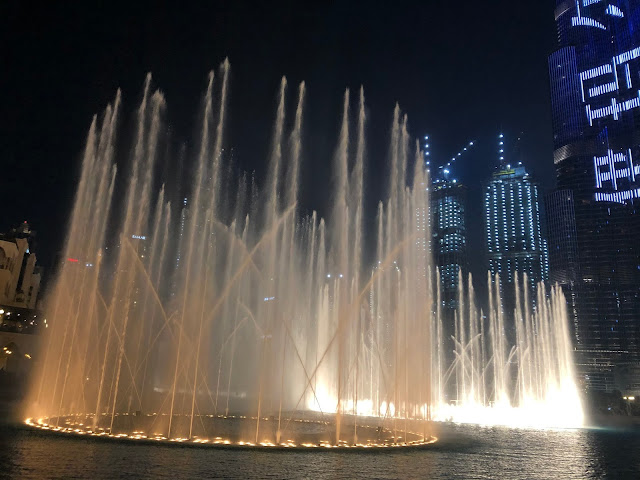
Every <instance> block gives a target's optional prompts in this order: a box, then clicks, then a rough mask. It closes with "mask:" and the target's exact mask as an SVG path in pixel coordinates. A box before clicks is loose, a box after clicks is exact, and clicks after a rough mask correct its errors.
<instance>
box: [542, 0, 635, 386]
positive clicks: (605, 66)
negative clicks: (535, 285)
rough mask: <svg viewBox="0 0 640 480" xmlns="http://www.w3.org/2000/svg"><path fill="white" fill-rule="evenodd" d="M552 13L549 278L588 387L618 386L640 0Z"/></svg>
mask: <svg viewBox="0 0 640 480" xmlns="http://www.w3.org/2000/svg"><path fill="white" fill-rule="evenodd" d="M555 19H556V23H557V28H558V43H559V48H558V50H557V51H555V52H554V53H553V54H552V55H551V56H550V57H549V77H550V84H551V102H552V119H553V135H554V163H555V166H556V172H557V183H558V192H556V193H555V194H553V195H555V197H554V201H552V202H551V203H550V207H549V209H548V220H549V225H550V226H552V225H555V227H554V228H550V230H549V236H550V242H551V245H552V252H551V278H552V279H553V280H555V281H557V282H559V283H560V284H562V285H563V288H564V289H565V293H566V294H567V297H568V298H569V299H570V303H571V302H573V305H572V308H574V337H575V344H576V348H577V351H578V363H579V371H580V373H581V376H582V378H583V380H584V383H585V385H586V386H587V387H588V388H594V389H598V390H612V389H614V388H620V389H622V390H624V389H625V388H626V387H625V385H621V384H620V382H619V381H617V380H616V377H617V376H618V374H617V371H619V372H622V371H623V370H626V369H627V367H629V365H633V364H635V363H637V362H638V361H640V358H639V352H638V346H639V344H640V342H639V333H640V331H639V328H638V325H639V323H640V245H639V243H638V241H637V239H638V237H639V236H640V212H639V211H638V209H639V208H640V128H639V127H640V123H638V121H639V120H640V1H638V0H626V1H617V2H611V1H604V0H564V1H558V2H557V4H556V10H555ZM565 222H573V223H572V224H571V223H568V224H567V223H565ZM567 235H569V236H572V235H575V237H572V238H571V239H569V240H567V237H566V236H567ZM574 238H575V241H574ZM620 378H622V377H620ZM625 378H628V376H625ZM625 382H626V383H627V384H629V385H630V383H629V382H628V381H627V380H625ZM632 383H633V382H632ZM627 386H628V385H627Z"/></svg>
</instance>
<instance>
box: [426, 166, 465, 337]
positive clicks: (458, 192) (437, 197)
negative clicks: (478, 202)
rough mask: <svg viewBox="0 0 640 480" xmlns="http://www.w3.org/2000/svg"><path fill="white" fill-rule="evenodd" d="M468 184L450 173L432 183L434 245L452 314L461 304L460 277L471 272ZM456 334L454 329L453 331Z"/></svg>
mask: <svg viewBox="0 0 640 480" xmlns="http://www.w3.org/2000/svg"><path fill="white" fill-rule="evenodd" d="M465 203H466V187H464V186H463V185H462V184H460V183H459V182H458V181H457V180H456V179H452V178H449V176H448V175H446V176H444V177H442V178H436V179H434V181H433V184H432V192H431V215H432V225H433V230H432V245H433V255H434V262H435V265H436V266H437V267H438V270H439V273H440V287H441V291H442V303H443V305H442V306H443V307H444V309H445V314H447V311H449V313H452V312H453V311H454V310H455V309H456V308H457V306H458V278H459V274H460V273H461V272H464V273H465V274H466V273H467V228H466V221H465ZM452 333H453V332H452Z"/></svg>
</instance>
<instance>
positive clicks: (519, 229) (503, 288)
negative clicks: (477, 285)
mask: <svg viewBox="0 0 640 480" xmlns="http://www.w3.org/2000/svg"><path fill="white" fill-rule="evenodd" d="M503 145H504V142H503V135H502V134H501V135H500V139H499V158H500V161H501V164H500V167H499V168H498V170H497V171H496V172H495V173H494V174H493V176H492V178H491V180H490V181H489V182H488V184H487V185H486V186H485V188H484V207H485V219H484V220H485V241H486V249H487V260H488V264H489V265H488V266H489V271H490V272H491V275H492V278H495V276H496V275H498V278H499V282H500V292H501V297H502V305H501V306H502V308H503V309H504V312H505V313H507V312H512V311H513V308H514V306H515V282H516V280H518V282H519V283H520V282H524V278H525V276H526V279H527V283H528V287H529V298H530V299H531V303H532V304H533V303H534V300H535V294H534V292H535V289H536V285H537V283H539V282H541V281H546V280H547V277H548V265H549V263H548V254H547V242H546V240H545V239H544V238H543V237H542V228H541V214H542V211H541V196H540V193H539V187H538V185H537V184H536V183H535V182H534V181H533V180H532V178H531V176H530V175H529V174H528V173H527V171H526V169H525V167H524V166H523V165H522V163H521V162H518V163H517V164H514V165H512V164H510V163H507V161H506V160H505V154H504V146H503ZM520 285H522V283H520Z"/></svg>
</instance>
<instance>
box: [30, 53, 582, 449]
mask: <svg viewBox="0 0 640 480" xmlns="http://www.w3.org/2000/svg"><path fill="white" fill-rule="evenodd" d="M229 72H230V66H229V62H228V60H225V61H224V62H223V63H222V65H221V66H220V74H219V75H215V74H214V72H211V74H210V75H209V79H208V82H207V86H206V90H205V94H204V98H203V104H202V105H203V106H202V112H203V114H202V117H201V118H202V120H201V121H202V123H201V125H200V126H199V127H198V131H199V132H200V134H199V142H198V143H197V148H196V149H195V151H193V152H189V151H185V152H181V153H180V154H178V155H176V158H179V159H182V158H185V161H186V162H187V163H188V164H189V163H190V164H191V165H192V166H193V172H194V174H193V177H192V179H191V181H190V185H188V188H187V189H186V193H185V194H184V195H183V196H178V194H176V193H175V192H181V191H182V190H183V187H181V186H180V185H176V180H175V179H174V178H172V177H165V178H163V176H162V174H161V171H162V169H161V168H159V166H158V165H159V162H158V158H159V152H162V151H167V152H169V155H171V154H170V151H171V149H170V148H167V147H166V146H165V144H164V142H165V140H166V135H165V132H166V125H165V122H164V112H165V110H166V105H165V99H164V96H163V95H162V94H161V93H160V92H159V91H155V92H153V90H152V79H151V75H149V76H148V77H147V78H146V80H145V83H144V88H143V95H142V102H141V104H140V107H139V108H138V110H137V117H136V130H135V134H134V139H133V146H132V149H131V151H132V155H131V159H130V162H129V167H128V168H125V169H124V171H128V175H127V178H126V182H121V183H123V185H124V186H123V188H124V197H123V200H122V201H120V202H116V203H113V202H112V198H113V196H114V191H115V186H116V184H117V183H118V180H119V179H118V176H117V175H116V166H115V158H116V156H117V152H116V148H115V146H116V141H115V140H116V136H117V135H116V133H117V131H118V115H119V113H118V112H119V110H120V93H119V92H118V94H117V95H116V99H115V102H114V104H113V105H112V106H111V105H110V106H108V107H107V109H106V110H105V113H104V115H103V116H102V119H101V121H98V118H97V117H96V118H94V119H93V122H92V124H91V127H90V130H89V133H88V136H87V142H86V147H85V152H84V156H83V161H82V171H81V176H80V181H79V183H78V187H77V193H76V199H75V202H74V206H73V209H72V212H71V216H70V220H69V229H68V234H67V240H66V245H65V256H64V258H65V261H64V262H63V263H62V264H61V266H60V268H59V271H58V273H57V276H56V281H55V283H54V286H53V288H52V290H51V295H50V296H49V297H48V298H47V300H46V311H47V318H48V320H49V325H50V328H48V329H47V332H46V333H47V335H46V338H45V342H44V348H43V351H42V353H41V358H43V361H41V362H39V372H38V375H37V377H36V378H35V379H34V382H33V387H32V393H31V395H30V398H29V402H28V405H26V410H27V412H28V414H29V416H31V417H34V418H38V419H40V425H41V426H47V428H49V426H50V425H54V426H55V427H54V428H57V429H63V430H65V431H66V430H69V429H70V428H71V427H69V426H65V425H80V424H81V425H82V428H83V429H88V430H82V429H80V430H81V431H82V432H83V433H87V432H88V433H91V434H95V435H102V434H104V435H110V436H129V437H131V436H136V437H144V438H156V439H159V440H162V439H166V440H171V441H192V442H204V441H205V440H206V441H209V440H211V441H212V442H214V443H215V442H231V441H232V440H229V439H230V438H231V439H234V440H233V441H235V442H237V443H239V444H241V445H258V444H261V445H265V446H268V445H286V446H291V445H294V444H295V443H296V442H298V443H303V442H305V441H306V442H307V443H309V444H323V445H324V444H326V445H336V446H343V445H347V444H354V445H356V444H357V445H362V444H365V443H366V444H367V445H374V444H384V445H389V444H415V443H421V442H426V441H429V439H430V438H431V436H432V434H431V421H432V420H433V419H434V418H435V419H453V420H456V421H466V422H479V423H505V422H506V423H509V424H513V425H518V424H526V423H527V422H526V421H525V420H526V419H528V418H532V415H531V413H532V412H534V413H535V415H536V418H539V419H540V418H542V419H544V422H543V423H545V424H549V425H551V426H558V425H559V426H577V425H580V424H581V421H582V414H581V408H580V399H579V396H578V395H577V389H576V386H575V382H574V379H573V365H572V359H571V347H570V339H569V333H568V323H567V317H566V312H565V305H564V299H563V298H562V293H561V292H560V290H559V289H557V288H553V289H550V290H549V289H547V287H545V286H544V285H540V286H539V288H538V291H537V296H536V297H535V309H532V308H531V307H530V305H529V303H530V302H531V300H533V298H529V292H528V290H527V289H525V290H524V291H523V290H521V286H520V283H521V282H519V281H518V282H516V284H517V288H518V289H519V290H518V292H517V298H518V301H517V308H516V310H515V311H514V312H502V310H501V305H502V302H501V299H500V292H499V290H498V289H497V287H494V286H495V285H497V284H498V283H497V282H496V281H495V279H493V278H491V277H489V278H488V281H489V283H490V294H489V312H488V313H487V315H486V318H485V315H484V314H483V313H482V312H480V311H478V309H477V307H476V301H475V293H474V289H473V281H472V279H471V278H468V279H466V281H465V279H464V278H462V279H461V281H460V282H459V285H460V292H459V301H460V308H459V310H458V313H457V320H456V323H455V334H454V335H453V338H447V337H446V336H445V333H444V332H445V329H444V327H443V320H442V318H441V305H440V303H441V299H442V295H441V291H440V290H441V286H440V284H439V275H438V271H437V269H436V268H435V267H434V265H433V262H432V260H431V255H430V251H429V248H430V247H429V246H430V240H431V232H430V222H429V215H430V210H429V182H430V179H429V175H428V171H427V170H425V168H424V165H423V163H422V158H423V153H422V152H421V151H420V149H419V145H418V144H417V143H416V148H415V149H413V148H412V147H411V145H412V143H411V139H410V136H409V133H408V132H409V124H408V119H407V117H406V115H403V114H402V112H401V110H400V107H399V106H398V105H396V107H395V109H394V112H393V119H392V124H391V135H390V137H391V141H390V145H389V161H388V167H387V168H388V171H387V173H388V175H387V178H388V185H387V188H386V191H387V198H386V199H384V200H383V201H380V202H379V203H378V208H377V227H376V230H375V233H374V235H367V232H366V227H365V225H366V224H367V222H365V217H366V214H367V207H366V205H367V202H366V201H365V199H366V197H365V191H366V188H365V172H366V165H367V148H366V124H367V115H366V113H365V112H366V104H365V96H364V89H362V88H360V90H359V92H358V93H359V94H358V95H357V96H355V97H357V98H355V99H353V98H352V96H351V95H350V91H349V90H348V89H347V90H346V91H345V94H344V97H343V103H342V117H341V126H340V131H339V132H340V133H339V136H338V138H337V139H336V147H335V154H334V157H333V176H332V184H331V187H332V189H333V190H332V191H333V194H332V195H331V204H330V208H329V209H328V211H329V212H330V216H329V218H328V219H326V220H325V219H323V218H320V217H319V215H318V214H317V213H316V212H312V213H311V214H309V215H308V216H301V215H300V213H299V212H300V211H301V209H300V208H299V205H298V195H299V190H300V188H301V187H300V180H299V179H300V178H301V176H300V171H301V169H303V168H304V159H305V155H304V151H305V148H304V147H305V145H303V142H302V139H303V129H304V117H305V111H304V103H305V102H304V101H305V95H306V87H305V84H304V83H301V84H300V85H299V87H298V89H297V95H296V96H295V98H293V100H290V99H289V97H288V96H287V95H286V92H287V88H286V87H287V81H286V79H285V78H284V77H283V78H282V81H281V84H280V89H279V92H278V106H277V110H276V112H275V123H274V128H273V137H272V147H271V153H270V157H269V159H268V166H269V167H268V174H267V176H266V179H265V181H264V184H263V186H262V187H260V186H259V185H260V183H261V181H260V180H259V179H258V180H256V179H255V178H254V177H253V176H249V175H248V174H246V173H242V172H240V174H239V177H238V180H237V181H226V180H225V181H223V178H225V177H224V175H223V173H222V172H226V171H232V172H237V171H238V169H237V165H235V164H233V163H231V162H233V161H234V160H233V158H232V157H231V156H230V155H229V154H228V149H225V147H224V145H225V131H226V130H225V126H226V123H227V116H228V112H227V97H228V91H229ZM218 77H219V78H218ZM352 104H353V105H352ZM289 111H291V112H292V113H293V115H292V117H291V118H292V119H293V120H292V121H291V122H290V125H289V124H288V122H287V121H286V119H287V112H289ZM352 125H353V126H355V128H351V126H352ZM289 127H290V130H289ZM180 161H182V160H180ZM121 180H125V179H121ZM170 200H173V204H174V205H176V204H177V202H178V201H179V202H180V204H181V207H182V208H175V207H172V204H171V201H170ZM108 225H118V227H117V228H116V229H115V230H113V231H112V230H109V231H108V229H107V226H108ZM369 238H370V239H371V240H370V241H369V240H368V239H369ZM365 248H368V249H369V251H371V252H375V257H374V259H373V262H372V263H368V262H365V255H363V251H364V250H365ZM526 283H527V282H526V279H525V281H524V284H526ZM512 317H513V318H514V319H515V330H516V335H515V344H514V345H510V344H509V343H508V340H507V336H506V334H505V329H506V327H505V325H506V323H507V319H510V318H512ZM449 348H450V349H451V350H452V352H451V354H452V355H449V353H448V352H447V349H449ZM449 357H452V358H453V361H452V362H450V363H449V362H448V360H447V359H449ZM363 416H367V417H372V418H369V419H367V420H366V421H361V420H359V419H360V418H361V417H363ZM47 419H48V420H47ZM80 419H81V420H80ZM305 422H317V424H318V425H319V426H320V427H318V428H319V429H318V430H317V431H315V432H314V433H313V434H312V433H309V432H308V431H307V430H305V429H304V427H303V426H304V425H305ZM529 423H530V422H529ZM76 429H78V428H76ZM72 430H73V429H72ZM74 431H75V430H74ZM225 438H226V439H227V440H225Z"/></svg>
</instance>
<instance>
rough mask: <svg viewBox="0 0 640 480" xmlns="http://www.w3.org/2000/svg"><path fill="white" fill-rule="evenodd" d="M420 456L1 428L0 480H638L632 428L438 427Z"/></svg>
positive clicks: (639, 442) (638, 447) (638, 444)
mask: <svg viewBox="0 0 640 480" xmlns="http://www.w3.org/2000/svg"><path fill="white" fill-rule="evenodd" d="M438 436H439V437H440V442H439V443H438V444H437V445H435V446H433V447H431V448H429V449H427V450H423V451H393V452H371V453H369V452H366V453H355V454H354V453H335V452H260V451H224V450H215V449H199V448H180V447H177V448H176V447H165V446H146V445H123V444H120V443H113V444H111V443H103V442H96V441H92V440H85V439H75V438H57V437H51V436H48V435H46V434H44V435H43V434H41V433H38V432H29V431H24V430H18V429H14V428H7V427H3V428H1V429H0V478H2V477H3V476H6V478H38V479H39V478H65V479H71V478H91V479H101V478H109V479H123V478H140V477H147V478H149V477H151V478H317V479H325V478H326V479H329V478H379V479H393V478H465V479H467V478H468V479H487V478H509V479H533V478H541V479H542V478H549V479H556V478H563V479H564V478H575V479H582V478H603V477H608V478H633V479H638V478H640V455H638V454H639V453H640V430H635V431H619V430H618V431H614V430H580V431H531V430H509V429H504V428H483V427H476V426H455V425H441V426H440V433H439V435H438Z"/></svg>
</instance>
